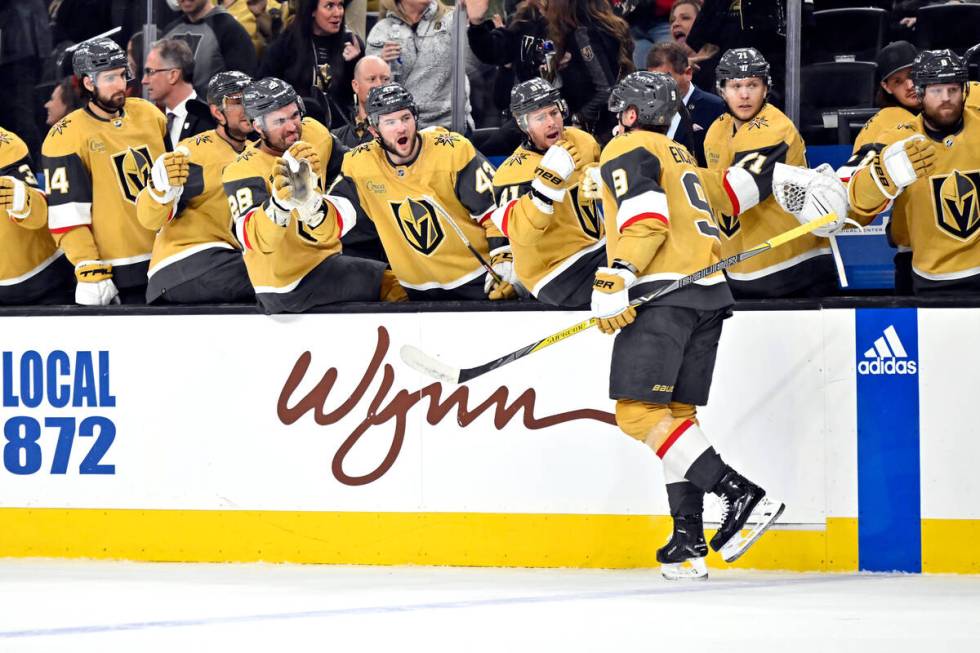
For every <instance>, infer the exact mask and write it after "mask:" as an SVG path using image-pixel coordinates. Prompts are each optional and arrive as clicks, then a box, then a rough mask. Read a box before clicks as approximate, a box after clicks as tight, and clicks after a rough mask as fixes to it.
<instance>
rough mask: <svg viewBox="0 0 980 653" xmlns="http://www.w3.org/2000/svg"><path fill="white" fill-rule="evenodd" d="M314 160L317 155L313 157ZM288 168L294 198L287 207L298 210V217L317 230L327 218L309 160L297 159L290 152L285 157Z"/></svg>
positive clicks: (287, 203) (288, 202)
mask: <svg viewBox="0 0 980 653" xmlns="http://www.w3.org/2000/svg"><path fill="white" fill-rule="evenodd" d="M313 156H314V158H315V157H316V154H314V155H313ZM282 158H283V161H285V162H286V166H287V168H288V172H287V175H288V176H289V185H290V186H292V191H293V196H292V198H291V199H290V200H288V201H287V202H286V204H285V205H286V206H288V207H290V208H294V209H296V217H297V219H299V221H300V222H303V223H304V224H306V225H307V226H308V227H309V228H310V229H316V228H317V227H318V226H320V224H321V223H322V222H323V219H324V218H325V217H326V210H325V208H324V206H323V196H322V195H321V194H320V191H319V190H318V189H317V176H316V172H314V171H313V164H312V163H310V161H309V159H296V158H294V157H293V155H292V154H290V153H289V152H288V151H287V152H286V153H285V154H284V155H283V157H282Z"/></svg>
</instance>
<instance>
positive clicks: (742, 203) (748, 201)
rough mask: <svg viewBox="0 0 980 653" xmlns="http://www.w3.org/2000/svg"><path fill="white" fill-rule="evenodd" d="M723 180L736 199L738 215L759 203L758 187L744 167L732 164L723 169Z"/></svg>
mask: <svg viewBox="0 0 980 653" xmlns="http://www.w3.org/2000/svg"><path fill="white" fill-rule="evenodd" d="M725 182H726V183H727V184H728V187H729V188H730V189H731V191H732V192H733V193H734V194H735V198H736V199H737V200H738V212H739V215H741V214H742V213H745V212H746V211H748V210H749V209H751V208H752V207H753V206H755V205H756V204H758V203H759V187H758V185H756V183H755V179H754V178H753V177H752V174H751V173H750V172H749V171H748V170H746V169H745V168H739V167H737V166H732V167H730V168H728V169H727V170H726V171H725Z"/></svg>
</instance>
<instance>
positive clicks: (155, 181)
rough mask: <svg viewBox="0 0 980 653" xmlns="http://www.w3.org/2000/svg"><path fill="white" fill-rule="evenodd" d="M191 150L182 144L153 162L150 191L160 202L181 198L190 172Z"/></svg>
mask: <svg viewBox="0 0 980 653" xmlns="http://www.w3.org/2000/svg"><path fill="white" fill-rule="evenodd" d="M189 156H190V151H189V150H188V149H187V148H186V147H184V146H183V145H180V146H178V147H177V149H176V150H174V151H173V152H164V153H163V154H161V155H160V156H158V157H157V160H156V161H154V162H153V168H152V169H151V170H150V182H151V183H150V185H149V186H148V188H149V193H150V197H152V198H153V199H154V200H155V201H156V202H157V203H158V204H169V203H170V202H172V201H174V200H176V199H179V197H180V194H181V192H183V188H184V184H186V183H187V176H188V174H189V172H190V158H189Z"/></svg>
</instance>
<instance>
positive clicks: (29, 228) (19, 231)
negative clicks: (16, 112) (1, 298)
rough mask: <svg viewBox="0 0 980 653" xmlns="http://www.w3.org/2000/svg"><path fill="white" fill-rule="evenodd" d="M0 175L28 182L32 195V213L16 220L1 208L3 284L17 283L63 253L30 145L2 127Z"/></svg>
mask: <svg viewBox="0 0 980 653" xmlns="http://www.w3.org/2000/svg"><path fill="white" fill-rule="evenodd" d="M0 176H2V177H14V178H15V179H19V180H21V181H22V182H24V183H25V184H26V185H27V188H28V192H29V193H30V194H31V212H30V213H29V214H28V215H27V217H25V218H24V219H22V220H21V219H17V218H14V217H13V216H11V215H9V214H8V213H7V212H6V211H0V242H2V243H3V256H0V286H14V285H16V284H19V283H22V282H24V281H26V280H28V279H30V278H31V277H33V276H35V275H36V274H38V273H39V272H41V271H42V270H44V269H45V268H46V267H48V266H49V265H51V263H53V262H54V261H55V260H56V259H57V258H58V257H59V256H61V252H60V251H58V249H57V248H56V247H55V245H54V240H53V239H52V238H51V234H50V232H48V230H47V229H46V228H45V227H47V225H48V212H47V202H46V201H45V197H44V194H43V193H41V192H39V191H38V190H37V187H38V186H37V179H36V178H35V177H34V173H33V172H32V170H31V157H30V154H29V153H28V151H27V145H25V144H24V141H22V140H21V139H20V137H19V136H17V135H16V134H14V133H13V132H10V131H7V130H6V129H2V128H0Z"/></svg>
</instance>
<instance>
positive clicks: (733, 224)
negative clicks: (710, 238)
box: [718, 213, 742, 238]
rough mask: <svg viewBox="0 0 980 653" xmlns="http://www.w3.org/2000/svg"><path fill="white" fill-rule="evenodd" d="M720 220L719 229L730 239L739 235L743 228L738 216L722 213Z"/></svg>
mask: <svg viewBox="0 0 980 653" xmlns="http://www.w3.org/2000/svg"><path fill="white" fill-rule="evenodd" d="M720 218H721V219H720V220H718V228H719V229H720V230H721V233H723V234H725V236H727V237H728V238H731V237H732V236H734V235H735V234H737V233H738V230H739V229H741V228H742V223H741V222H740V221H739V219H738V216H737V215H736V216H734V217H733V216H730V215H725V214H724V213H722V214H721V215H720Z"/></svg>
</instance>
